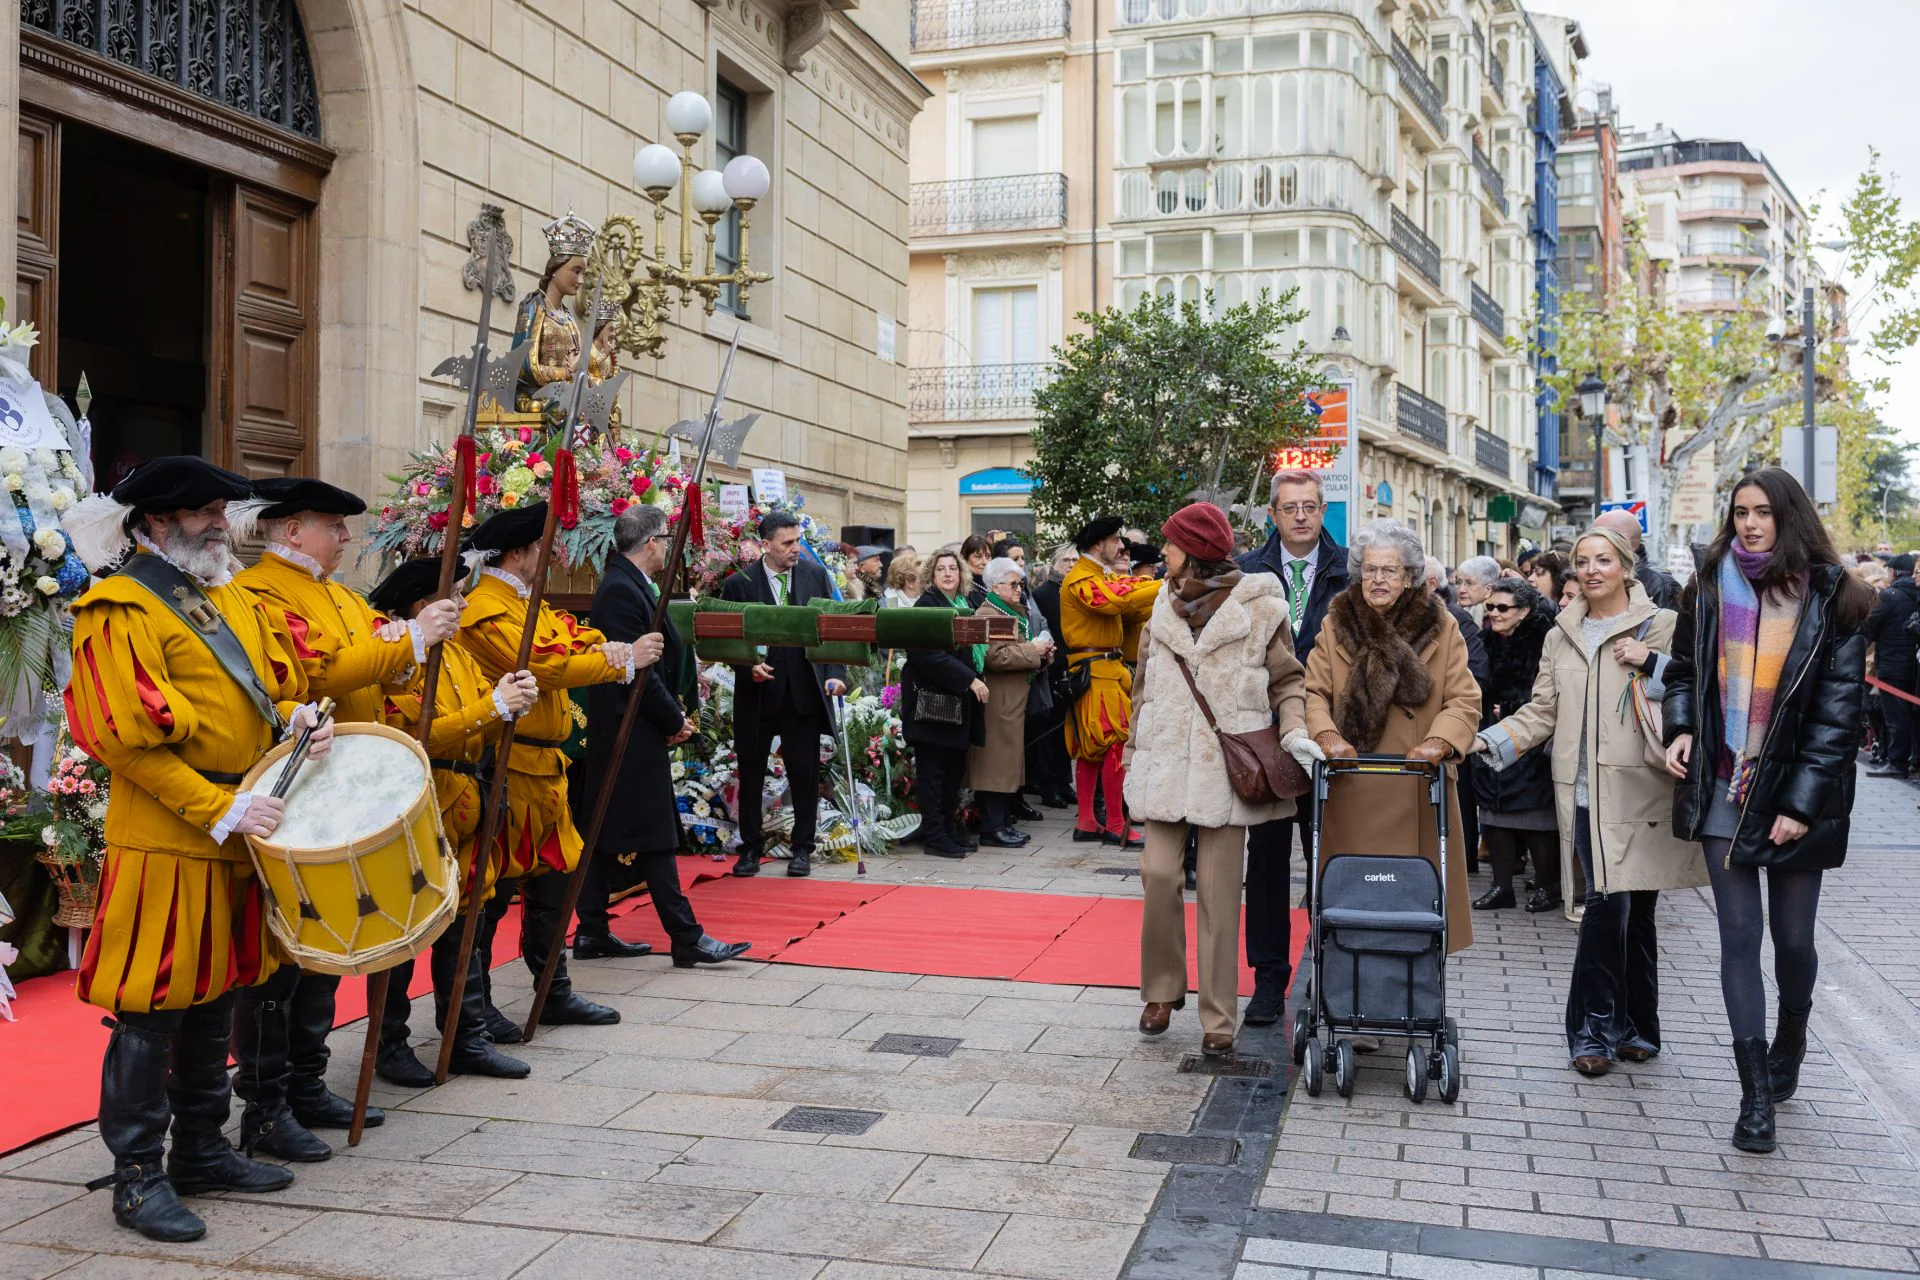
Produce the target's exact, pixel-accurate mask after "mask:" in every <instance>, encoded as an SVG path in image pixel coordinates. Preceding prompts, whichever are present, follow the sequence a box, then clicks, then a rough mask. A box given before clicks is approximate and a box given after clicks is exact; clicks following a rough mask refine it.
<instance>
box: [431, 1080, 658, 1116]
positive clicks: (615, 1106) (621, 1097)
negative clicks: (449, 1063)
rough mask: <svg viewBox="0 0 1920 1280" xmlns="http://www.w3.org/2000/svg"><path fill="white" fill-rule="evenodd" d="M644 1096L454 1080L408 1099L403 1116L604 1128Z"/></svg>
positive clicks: (597, 1088)
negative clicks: (408, 1113)
mask: <svg viewBox="0 0 1920 1280" xmlns="http://www.w3.org/2000/svg"><path fill="white" fill-rule="evenodd" d="M646 1096H647V1091H646V1090H645V1089H612V1088H608V1087H607V1086H605V1085H593V1084H569V1085H567V1086H565V1087H564V1088H555V1087H554V1085H553V1083H552V1082H551V1081H542V1080H533V1079H527V1080H493V1079H489V1078H486V1077H482V1076H456V1077H453V1078H451V1079H449V1080H448V1081H447V1082H446V1083H445V1084H443V1085H441V1086H439V1087H438V1088H435V1089H427V1090H424V1091H422V1092H420V1093H417V1094H415V1095H414V1097H413V1098H412V1099H411V1100H410V1101H408V1102H407V1104H406V1107H405V1109H406V1110H408V1111H432V1112H438V1113H440V1114H442V1115H460V1116H484V1117H486V1118H487V1119H489V1120H539V1121H544V1122H547V1123H550V1124H605V1123H606V1122H607V1121H609V1120H611V1119H612V1118H613V1117H615V1116H617V1115H619V1114H620V1113H621V1112H623V1111H626V1110H628V1109H629V1108H631V1107H632V1106H633V1105H634V1104H635V1103H637V1102H639V1101H640V1100H641V1099H643V1098H645V1097H646Z"/></svg>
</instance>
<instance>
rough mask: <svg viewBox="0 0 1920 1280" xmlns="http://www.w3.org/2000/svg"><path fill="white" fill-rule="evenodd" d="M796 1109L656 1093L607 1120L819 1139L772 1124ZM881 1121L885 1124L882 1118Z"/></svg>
mask: <svg viewBox="0 0 1920 1280" xmlns="http://www.w3.org/2000/svg"><path fill="white" fill-rule="evenodd" d="M791 1110H793V1104H792V1103H789V1102H769V1101H767V1100H766V1099H764V1098H709V1097H706V1096H704V1095H701V1094H696V1093H656V1094H653V1095H651V1096H650V1097H648V1098H647V1100H646V1101H645V1102H642V1103H641V1104H640V1105H639V1106H637V1107H634V1108H633V1109H632V1110H631V1111H626V1112H622V1113H621V1114H620V1115H617V1116H615V1117H614V1118H613V1119H611V1120H609V1121H607V1125H608V1127H610V1128H614V1129H641V1130H644V1131H646V1132H648V1133H687V1134H692V1135H694V1136H695V1137H701V1138H755V1139H758V1140H760V1141H762V1142H799V1143H806V1144H809V1145H811V1144H813V1143H816V1142H819V1141H820V1135H819V1134H817V1133H788V1132H786V1131H784V1130H780V1129H774V1128H771V1127H770V1126H771V1125H772V1124H773V1122H774V1121H775V1120H778V1119H779V1118H780V1117H781V1116H783V1115H785V1114H787V1112H789V1111H791ZM881 1123H883V1124H884V1123H885V1121H882V1122H881Z"/></svg>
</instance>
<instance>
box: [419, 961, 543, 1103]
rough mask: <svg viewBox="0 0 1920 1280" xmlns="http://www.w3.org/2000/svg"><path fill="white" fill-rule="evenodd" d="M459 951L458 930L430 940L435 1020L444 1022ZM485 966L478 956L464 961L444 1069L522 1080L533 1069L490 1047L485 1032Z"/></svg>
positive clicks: (464, 1073)
mask: <svg viewBox="0 0 1920 1280" xmlns="http://www.w3.org/2000/svg"><path fill="white" fill-rule="evenodd" d="M459 953H460V937H459V931H458V930H455V929H449V930H447V932H446V933H443V934H441V935H440V940H439V941H438V942H436V943H434V944H433V960H432V963H433V1001H434V1011H435V1021H436V1023H437V1024H438V1025H439V1026H440V1027H441V1028H442V1029H444V1028H445V1027H446V1025H447V996H448V993H449V992H450V991H451V989H452V987H453V967H454V961H455V960H456V959H457V958H458V956H459ZM485 975H486V969H485V967H484V966H483V965H482V964H481V963H480V960H479V957H478V956H476V957H474V959H473V961H472V962H471V963H470V964H468V965H467V985H466V987H465V989H463V990H462V991H461V993H460V1021H459V1023H458V1025H457V1026H456V1028H455V1030H454V1034H453V1059H452V1061H451V1062H450V1063H449V1064H448V1069H449V1070H451V1071H453V1072H454V1073H456V1074H458V1075H467V1076H494V1077H496V1078H498V1079H502V1080H524V1079H525V1078H526V1077H527V1076H528V1075H529V1074H530V1073H531V1072H532V1070H533V1068H531V1067H529V1066H528V1065H527V1064H526V1063H524V1062H522V1061H520V1060H519V1059H518V1058H510V1057H508V1056H507V1055H506V1054H504V1053H502V1052H500V1051H499V1050H498V1049H496V1048H494V1047H493V1040H492V1038H491V1037H489V1036H488V1035H487V1019H486V1008H487V1003H486V995H485V991H484V987H485Z"/></svg>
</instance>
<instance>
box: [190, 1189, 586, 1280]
mask: <svg viewBox="0 0 1920 1280" xmlns="http://www.w3.org/2000/svg"><path fill="white" fill-rule="evenodd" d="M247 1207H248V1208H255V1207H257V1206H247ZM558 1207H559V1206H555V1208H556V1209H557V1208H558ZM207 1238H208V1239H209V1240H211V1239H213V1228H212V1224H208V1230H207ZM559 1239H560V1237H559V1235H558V1234H556V1233H555V1232H551V1231H526V1230H522V1229H521V1228H518V1227H498V1226H492V1225H488V1224H483V1223H478V1222H442V1221H440V1220H438V1219H434V1218H394V1217H386V1216H384V1215H381V1214H371V1213H324V1214H321V1215H320V1216H319V1217H317V1218H313V1219H312V1220H310V1221H308V1222H307V1223H305V1224H304V1225H302V1226H300V1227H297V1228H295V1229H294V1230H292V1231H290V1232H287V1233H286V1234H285V1235H282V1236H280V1237H279V1238H278V1239H276V1240H274V1241H273V1242H272V1243H271V1244H268V1245H266V1246H264V1247H260V1248H256V1249H254V1250H253V1252H252V1253H250V1254H248V1255H247V1259H246V1261H247V1265H249V1266H269V1267H283V1268H285V1269H287V1270H289V1271H299V1272H302V1273H305V1274H310V1275H319V1276H340V1277H351V1278H352V1280H506V1277H508V1276H511V1275H513V1274H514V1273H515V1272H516V1271H518V1270H520V1268H522V1267H524V1266H526V1265H527V1263H529V1262H531V1261H533V1260H534V1259H535V1258H536V1257H538V1256H539V1255H540V1254H541V1253H543V1252H545V1251H546V1250H547V1249H548V1248H549V1247H551V1246H552V1245H553V1244H554V1243H555V1242H556V1241H557V1240H559Z"/></svg>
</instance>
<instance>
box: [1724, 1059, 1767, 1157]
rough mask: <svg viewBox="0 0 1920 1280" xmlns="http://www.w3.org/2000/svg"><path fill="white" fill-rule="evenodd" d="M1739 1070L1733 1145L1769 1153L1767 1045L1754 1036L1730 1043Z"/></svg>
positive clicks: (1746, 1149) (1747, 1149) (1743, 1149)
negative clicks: (1738, 1106)
mask: <svg viewBox="0 0 1920 1280" xmlns="http://www.w3.org/2000/svg"><path fill="white" fill-rule="evenodd" d="M1733 1061H1734V1065H1735V1066H1737V1067H1739V1068H1740V1118H1739V1119H1738V1120H1736V1121H1734V1123H1733V1145H1734V1146H1736V1147H1738V1148H1740V1150H1742V1151H1755V1152H1762V1153H1764V1152H1768V1151H1771V1150H1773V1148H1774V1146H1775V1143H1774V1137H1773V1080H1772V1078H1771V1077H1770V1076H1769V1075H1768V1074H1767V1042H1766V1041H1765V1040H1762V1039H1761V1038H1760V1037H1758V1036H1755V1037H1754V1038H1752V1039H1751V1040H1735V1041H1734V1042H1733Z"/></svg>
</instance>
